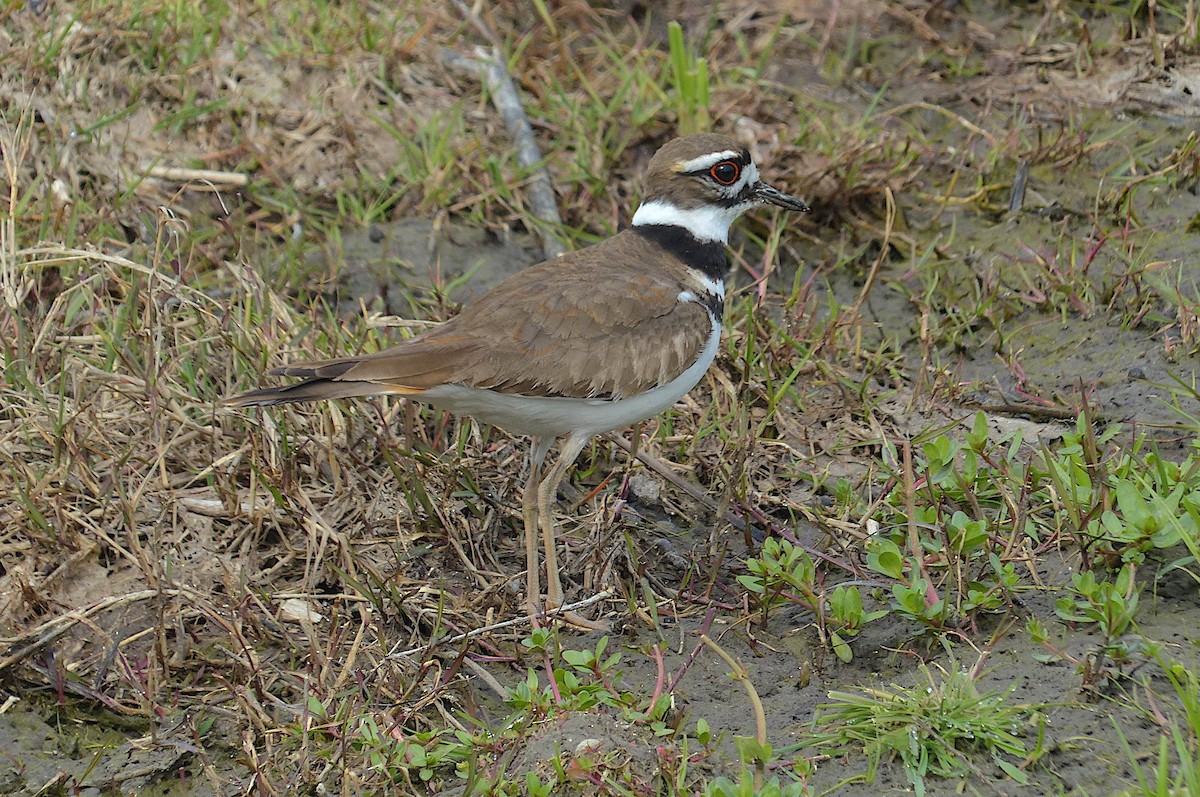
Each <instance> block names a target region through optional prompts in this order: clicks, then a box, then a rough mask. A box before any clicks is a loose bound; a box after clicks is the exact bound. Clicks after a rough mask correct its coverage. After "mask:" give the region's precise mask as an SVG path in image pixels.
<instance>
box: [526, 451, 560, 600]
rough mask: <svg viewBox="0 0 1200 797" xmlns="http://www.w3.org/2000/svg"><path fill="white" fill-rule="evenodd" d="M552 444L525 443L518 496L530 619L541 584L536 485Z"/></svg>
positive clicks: (539, 593) (540, 480) (540, 477)
mask: <svg viewBox="0 0 1200 797" xmlns="http://www.w3.org/2000/svg"><path fill="white" fill-rule="evenodd" d="M552 445H554V438H553V437H535V438H534V439H533V442H532V443H531V444H530V446H529V475H528V476H527V477H526V479H525V492H524V493H523V494H522V495H521V514H522V516H523V517H524V519H525V609H526V611H528V612H529V616H530V618H533V617H536V616H537V614H538V608H537V606H538V600H539V599H540V598H541V595H542V586H541V584H540V583H539V579H538V552H537V535H538V508H537V497H538V487H539V486H540V485H541V482H542V465H543V464H545V462H546V454H548V453H549V452H550V447H551V446H552Z"/></svg>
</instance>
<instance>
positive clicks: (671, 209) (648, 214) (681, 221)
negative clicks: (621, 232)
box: [633, 199, 747, 244]
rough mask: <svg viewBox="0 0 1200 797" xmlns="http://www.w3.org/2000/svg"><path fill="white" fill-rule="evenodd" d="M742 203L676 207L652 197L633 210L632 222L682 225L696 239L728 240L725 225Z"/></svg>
mask: <svg viewBox="0 0 1200 797" xmlns="http://www.w3.org/2000/svg"><path fill="white" fill-rule="evenodd" d="M746 208H747V206H746V205H734V206H733V207H728V208H725V207H721V206H719V205H702V206H701V207H698V208H688V209H687V210H684V209H683V208H678V207H676V206H675V205H672V204H671V203H670V202H664V201H663V200H661V199H652V200H650V201H649V202H643V203H642V204H641V206H640V207H639V208H638V209H637V213H634V214H633V226H635V227H638V226H641V225H643V224H666V225H671V226H675V227H683V228H684V229H686V230H687V231H688V232H690V233H691V234H692V235H693V236H694V237H695V238H696V240H697V241H702V242H704V243H708V242H710V241H717V242H719V243H723V244H727V243H729V227H730V225H732V224H733V223H734V221H736V220H737V217H738V216H740V215H742V213H743V212H744V211H745V210H746Z"/></svg>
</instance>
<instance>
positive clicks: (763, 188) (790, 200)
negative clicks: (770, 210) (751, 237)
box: [754, 183, 809, 213]
mask: <svg viewBox="0 0 1200 797" xmlns="http://www.w3.org/2000/svg"><path fill="white" fill-rule="evenodd" d="M754 197H755V199H757V200H759V201H760V202H769V203H771V204H772V205H778V206H779V207H781V208H787V209H788V210H799V211H801V212H803V213H807V212H808V211H809V207H808V205H807V204H805V203H804V202H803V201H802V200H799V199H796V197H794V196H788V195H787V194H785V193H783V192H782V191H780V190H779V189H777V188H772V187H771V186H769V185H767V184H766V183H759V184H758V185H757V186H755V188H754Z"/></svg>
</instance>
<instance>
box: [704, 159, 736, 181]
mask: <svg viewBox="0 0 1200 797" xmlns="http://www.w3.org/2000/svg"><path fill="white" fill-rule="evenodd" d="M708 174H709V176H711V177H712V178H713V179H714V180H716V181H717V182H718V183H720V184H721V185H733V184H734V183H736V182H737V181H738V178H739V177H741V176H742V165H741V164H740V163H738V162H737V161H721V162H720V163H716V164H713V167H712V168H711V169H709V170H708Z"/></svg>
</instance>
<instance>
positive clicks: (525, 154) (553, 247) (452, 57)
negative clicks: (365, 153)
mask: <svg viewBox="0 0 1200 797" xmlns="http://www.w3.org/2000/svg"><path fill="white" fill-rule="evenodd" d="M454 6H455V7H456V8H457V9H458V13H460V14H462V16H463V18H464V19H465V20H467V21H468V22H470V23H471V24H472V25H474V26H475V28H476V29H477V30H478V31H479V32H480V33H481V34H482V35H483V37H484V38H486V39H487V40H488V41H489V42H491V43H492V47H491V49H490V50H488V49H485V48H483V47H477V48H476V49H475V57H474V58H468V57H466V56H462V55H459V54H458V53H456V52H454V51H453V50H449V49H445V48H443V49H442V51H441V59H442V63H444V64H446V65H447V66H449V67H450V68H451V69H457V70H459V71H463V72H473V73H477V74H478V75H479V76H480V77H481V78H482V79H483V83H484V85H485V86H486V87H487V90H488V93H489V94H491V95H492V104H493V105H495V106H496V110H497V111H499V112H500V118H501V119H503V120H504V126H505V127H506V128H507V129H508V135H509V136H510V137H511V138H512V142H513V147H514V148H515V149H516V151H517V163H519V164H520V165H521V168H523V169H526V170H528V171H529V172H530V178H529V207H530V209H531V210H533V216H534V218H536V219H537V220H538V221H540V222H542V224H541V225H540V227H539V229H538V233H539V234H540V235H541V237H542V252H543V253H544V254H545V256H546V259H547V260H552V259H553V258H556V257H558V256H559V255H561V254H563V253H564V252H566V251H567V246H566V244H565V243H563V240H562V239H561V238H559V237H558V234H557V233H556V232H555V230H557V229H558V228H559V227H560V226H562V219H561V218H560V217H559V215H558V202H557V201H556V200H555V198H554V185H553V184H552V183H551V182H550V175H549V174H547V173H546V169H545V167H544V166H542V165H541V164H542V151H541V149H540V148H539V147H538V145H537V140H536V139H535V138H534V137H533V126H532V125H530V124H529V116H528V115H527V114H526V113H525V108H524V107H523V106H522V105H521V95H520V94H519V93H518V92H517V86H516V84H515V83H513V79H512V75H510V74H509V73H508V67H506V66H505V64H504V58H503V56H502V55H501V53H500V47H499V41H500V40H499V38H497V36H496V34H495V33H493V32H492V30H491V28H489V27H488V26H487V23H485V22H484V21H483V20H482V19H480V18H479V15H478V14H476V13H475V12H474V11H472V10H471V8H470V7H469V6H468V5H467V4H466V3H464V2H462V0H454Z"/></svg>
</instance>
